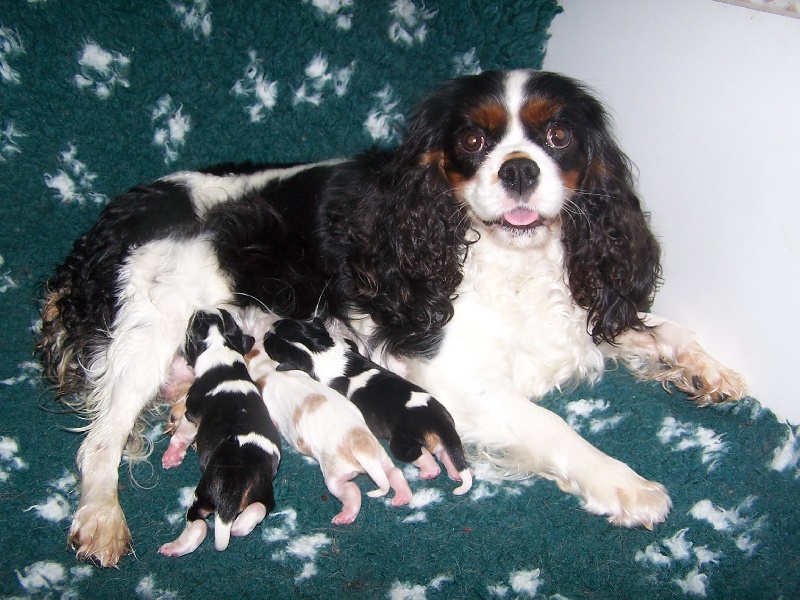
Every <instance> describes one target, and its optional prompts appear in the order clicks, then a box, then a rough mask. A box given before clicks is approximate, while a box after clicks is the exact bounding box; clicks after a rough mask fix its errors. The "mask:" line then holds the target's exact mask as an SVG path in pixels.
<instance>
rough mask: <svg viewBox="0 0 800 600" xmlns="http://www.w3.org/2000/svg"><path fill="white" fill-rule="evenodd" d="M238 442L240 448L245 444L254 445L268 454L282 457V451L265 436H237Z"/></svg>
mask: <svg viewBox="0 0 800 600" xmlns="http://www.w3.org/2000/svg"><path fill="white" fill-rule="evenodd" d="M236 440H237V441H238V442H239V446H244V445H245V444H254V445H256V446H258V447H259V448H261V449H262V450H263V451H264V452H266V453H267V454H272V455H273V456H280V455H281V451H280V450H279V449H278V447H277V446H276V445H275V444H273V443H272V442H271V441H270V440H268V439H267V438H265V437H264V436H263V435H259V434H257V433H248V434H245V435H239V436H236Z"/></svg>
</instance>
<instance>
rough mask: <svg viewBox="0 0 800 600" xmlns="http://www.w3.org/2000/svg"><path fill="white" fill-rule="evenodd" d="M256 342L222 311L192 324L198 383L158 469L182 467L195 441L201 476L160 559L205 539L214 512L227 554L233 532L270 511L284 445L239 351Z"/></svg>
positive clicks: (189, 351) (191, 352)
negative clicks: (181, 524)
mask: <svg viewBox="0 0 800 600" xmlns="http://www.w3.org/2000/svg"><path fill="white" fill-rule="evenodd" d="M253 342H254V338H253V337H252V336H249V335H246V334H245V333H244V332H243V331H242V329H241V328H240V327H239V326H238V325H237V324H236V322H235V321H234V319H233V316H232V315H231V314H230V313H228V312H227V311H224V310H220V311H219V312H213V313H212V312H199V313H197V314H195V316H194V317H193V319H192V323H191V325H190V328H189V333H188V335H187V340H186V346H185V350H186V359H187V361H188V363H189V364H190V365H192V366H193V367H194V372H195V377H196V378H195V380H194V383H192V386H191V388H190V389H189V393H188V397H187V399H186V413H185V414H184V416H183V417H182V418H181V421H180V424H179V425H178V429H177V431H176V432H175V434H174V435H173V437H172V440H171V441H170V445H169V448H168V449H167V451H166V452H165V453H164V457H163V459H162V464H163V465H164V467H165V468H170V467H173V466H176V465H178V464H180V463H181V461H182V460H183V456H184V454H185V452H186V448H187V446H189V445H190V444H191V443H192V442H194V443H195V445H196V447H197V454H198V457H199V460H200V467H201V468H202V469H203V475H202V477H201V478H200V483H199V484H198V485H197V488H196V490H195V499H194V503H193V504H192V506H191V507H190V508H189V510H188V512H187V513H186V528H185V529H184V530H183V532H182V533H181V535H180V536H179V537H178V538H177V539H176V540H175V541H173V542H170V543H168V544H164V545H163V546H162V547H161V549H160V550H159V552H161V554H164V555H166V556H182V555H184V554H188V553H189V552H192V551H194V550H195V549H196V548H197V547H198V546H199V545H200V544H201V543H202V541H203V540H204V539H205V537H206V523H205V520H204V519H205V517H207V516H208V515H209V514H211V513H212V512H214V513H216V515H215V523H214V547H215V548H216V549H217V550H225V548H227V547H228V542H229V541H230V536H231V535H235V536H239V535H246V534H248V533H250V531H252V530H253V528H254V527H255V526H256V525H258V523H260V522H261V521H262V520H263V518H264V517H265V516H266V515H267V513H269V512H270V511H271V510H272V508H273V507H274V506H275V499H274V494H273V489H272V480H273V479H274V477H275V474H276V473H277V470H278V463H279V462H280V458H281V451H280V444H281V442H280V435H279V434H278V430H277V429H276V428H275V425H274V424H273V422H272V419H271V418H270V415H269V412H268V411H267V408H266V406H265V405H264V402H263V400H262V399H261V393H260V391H259V389H258V387H257V386H256V384H255V382H254V381H253V380H252V379H251V378H250V375H249V374H248V372H247V365H246V364H245V360H244V354H245V353H247V352H249V351H250V349H251V348H252V346H253Z"/></svg>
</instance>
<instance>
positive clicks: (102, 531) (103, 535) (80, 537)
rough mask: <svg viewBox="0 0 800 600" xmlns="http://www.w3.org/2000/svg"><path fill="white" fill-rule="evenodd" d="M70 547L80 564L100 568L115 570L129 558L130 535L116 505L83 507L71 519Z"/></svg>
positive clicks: (130, 550)
mask: <svg viewBox="0 0 800 600" xmlns="http://www.w3.org/2000/svg"><path fill="white" fill-rule="evenodd" d="M69 543H70V546H71V547H72V549H73V550H74V551H75V553H76V555H77V556H78V558H79V559H81V560H88V561H91V562H93V563H95V564H97V565H99V566H101V567H114V566H116V564H117V563H118V562H119V560H120V558H122V557H123V556H124V555H125V554H131V553H132V552H133V548H132V547H131V532H130V530H129V529H128V524H127V523H126V522H125V515H124V514H123V512H122V507H120V505H119V504H118V503H117V502H113V503H110V502H109V503H102V504H101V503H96V504H86V505H84V506H81V507H80V508H79V509H78V512H76V513H75V516H74V517H73V519H72V527H70V531H69Z"/></svg>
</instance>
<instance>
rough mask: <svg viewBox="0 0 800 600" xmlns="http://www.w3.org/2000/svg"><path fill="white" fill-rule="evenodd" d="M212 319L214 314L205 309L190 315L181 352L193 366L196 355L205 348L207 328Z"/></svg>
mask: <svg viewBox="0 0 800 600" xmlns="http://www.w3.org/2000/svg"><path fill="white" fill-rule="evenodd" d="M213 320H214V315H212V314H211V313H207V312H205V311H198V312H196V313H194V314H193V315H192V318H191V319H190V320H189V325H188V327H187V329H186V338H185V340H184V344H183V352H184V354H185V355H186V361H187V362H188V363H189V364H190V365H192V366H194V364H195V362H197V357H198V356H200V354H202V353H203V351H204V350H205V349H206V343H205V342H206V338H207V337H208V329H209V327H210V326H211V323H212V321H213Z"/></svg>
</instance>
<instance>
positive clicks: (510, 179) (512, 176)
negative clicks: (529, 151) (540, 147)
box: [497, 158, 540, 196]
mask: <svg viewBox="0 0 800 600" xmlns="http://www.w3.org/2000/svg"><path fill="white" fill-rule="evenodd" d="M539 172H540V170H539V165H537V164H536V163H535V162H534V161H532V160H531V159H530V158H511V159H509V160H507V161H506V162H504V163H503V166H502V167H500V171H499V172H498V173H497V175H498V177H500V181H502V182H503V185H504V186H506V187H507V188H508V189H510V190H513V191H515V192H517V193H518V194H519V195H520V196H522V194H524V193H525V192H526V191H527V190H529V189H530V188H533V187H536V183H537V182H538V181H539Z"/></svg>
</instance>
